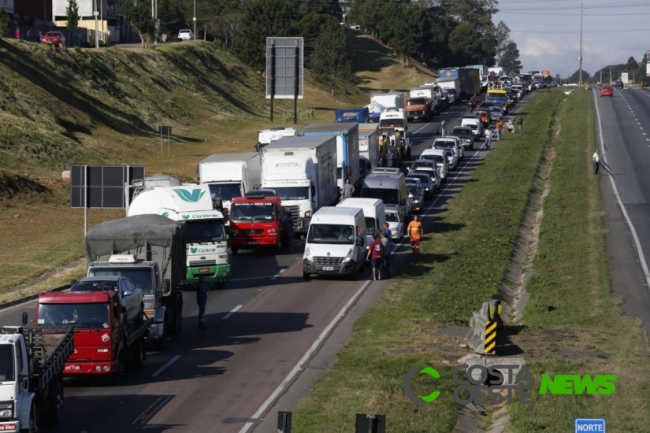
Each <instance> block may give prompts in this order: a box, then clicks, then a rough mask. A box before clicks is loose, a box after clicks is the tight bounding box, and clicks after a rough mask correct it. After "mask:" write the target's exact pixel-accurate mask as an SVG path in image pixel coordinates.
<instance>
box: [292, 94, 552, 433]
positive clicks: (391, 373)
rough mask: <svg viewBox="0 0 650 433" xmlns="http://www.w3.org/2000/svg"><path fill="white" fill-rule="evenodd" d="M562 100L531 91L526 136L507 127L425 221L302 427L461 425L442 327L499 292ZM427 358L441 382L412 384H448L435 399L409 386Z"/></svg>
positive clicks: (415, 384) (318, 389) (308, 405)
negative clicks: (414, 252)
mask: <svg viewBox="0 0 650 433" xmlns="http://www.w3.org/2000/svg"><path fill="white" fill-rule="evenodd" d="M563 97H564V95H563V93H562V92H560V91H554V92H549V93H546V92H544V93H540V94H538V95H536V96H535V97H534V98H532V99H531V100H530V101H529V102H528V103H527V104H526V105H525V107H523V108H522V112H523V113H522V114H523V116H524V117H525V122H524V126H525V128H524V134H521V135H520V134H510V133H506V134H504V140H502V141H500V142H498V143H497V145H496V147H495V148H494V149H493V150H492V151H491V152H490V154H489V155H488V157H487V158H486V159H485V161H484V162H483V163H482V164H481V166H480V167H478V168H477V169H476V171H475V172H474V174H473V176H472V180H471V181H470V182H467V183H466V184H465V185H464V186H463V187H462V192H461V193H460V194H459V196H458V197H456V198H455V199H454V200H452V201H451V202H450V204H449V206H448V207H447V209H446V210H443V211H442V212H441V213H439V214H438V215H437V216H436V219H435V221H434V223H433V225H428V226H427V227H425V231H426V232H428V234H427V235H426V237H425V240H424V241H423V246H422V254H420V255H419V256H413V257H411V258H410V259H409V262H408V263H407V264H406V265H405V267H404V268H403V269H402V271H401V274H400V275H399V276H398V277H397V278H395V279H394V280H393V281H392V282H391V284H390V285H389V287H388V288H387V289H386V290H385V291H384V293H382V296H381V299H380V301H379V302H378V304H377V305H376V306H374V307H373V308H371V309H370V310H368V311H367V312H366V314H364V316H363V317H362V318H361V319H360V320H359V321H358V322H357V324H356V325H355V335H354V336H353V338H352V339H351V340H350V341H349V342H348V343H347V344H346V345H345V347H344V348H342V349H341V351H340V352H339V355H338V361H337V363H336V364H335V365H334V366H333V367H332V368H331V369H330V370H329V371H328V372H327V373H326V375H325V376H324V378H323V379H322V380H320V381H319V382H318V383H316V384H315V386H314V388H313V392H312V393H311V395H310V396H309V397H307V398H306V399H304V400H302V401H301V402H300V404H299V406H298V409H297V412H296V416H295V420H294V428H295V430H296V432H308V431H318V432H342V431H351V430H352V428H353V426H354V420H355V414H356V413H374V414H385V415H386V416H387V425H388V428H387V431H399V432H422V431H426V432H438V431H440V432H448V431H451V430H452V429H453V427H454V425H455V424H456V421H457V417H458V410H459V405H458V404H457V403H455V401H454V399H453V389H454V387H455V386H454V384H453V381H452V379H451V369H452V367H453V365H454V364H455V363H454V362H453V361H452V358H453V357H451V358H450V357H447V358H446V362H444V361H445V356H446V353H447V355H449V353H448V352H445V350H446V349H449V350H451V353H452V354H453V350H452V349H451V348H449V347H446V346H445V344H446V343H447V342H448V339H447V338H446V337H445V336H444V333H442V334H441V333H440V332H439V331H440V328H441V325H443V324H462V325H466V324H467V321H468V319H469V317H470V316H471V313H472V311H473V310H477V309H478V308H479V307H480V306H481V304H482V303H483V302H485V301H488V300H489V299H490V298H491V296H492V295H493V294H496V293H497V292H498V287H499V284H500V282H501V280H502V278H503V275H504V273H505V271H506V268H507V266H508V264H509V262H510V257H511V255H512V252H513V248H514V246H515V243H516V240H517V237H518V234H519V226H520V223H521V221H522V218H523V215H524V210H525V207H526V201H527V198H528V194H529V192H530V190H531V188H532V186H533V181H534V177H535V171H536V169H537V166H538V163H539V161H540V158H541V157H542V153H543V149H544V147H545V146H546V145H549V144H550V140H551V138H552V134H551V131H552V122H553V120H554V116H555V114H556V111H557V110H558V108H559V105H560V101H561V100H562V99H563ZM370 290H372V287H371V288H370ZM457 346H458V345H457V344H456V352H457V351H458V347H457ZM464 353H469V352H468V351H465V352H464ZM456 358H458V356H456ZM419 365H421V366H432V367H434V368H435V369H436V370H437V371H438V372H439V373H440V375H441V379H436V380H435V383H434V382H433V379H426V378H424V377H418V378H416V379H414V380H413V381H412V388H413V391H414V392H415V393H416V394H417V395H422V394H424V393H427V394H428V393H429V392H431V389H432V387H435V388H434V389H438V390H440V391H441V396H440V397H439V398H438V399H437V400H435V402H432V403H430V404H421V405H418V404H415V403H413V402H411V401H410V400H409V399H408V398H407V397H406V396H405V395H404V392H403V390H402V381H403V378H404V375H405V374H406V373H407V372H408V371H409V370H410V369H412V368H413V367H415V366H419ZM427 391H428V392H427Z"/></svg>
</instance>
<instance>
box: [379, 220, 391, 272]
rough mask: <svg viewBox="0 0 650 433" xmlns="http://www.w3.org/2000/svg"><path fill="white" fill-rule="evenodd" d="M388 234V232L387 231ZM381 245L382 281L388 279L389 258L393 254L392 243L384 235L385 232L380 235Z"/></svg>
mask: <svg viewBox="0 0 650 433" xmlns="http://www.w3.org/2000/svg"><path fill="white" fill-rule="evenodd" d="M388 232H389V233H390V230H388ZM381 244H382V245H383V246H384V263H383V266H382V272H383V277H384V279H386V280H388V279H390V264H391V258H392V257H391V256H392V254H393V241H392V240H391V239H390V238H389V237H388V236H387V235H386V232H383V233H382V234H381Z"/></svg>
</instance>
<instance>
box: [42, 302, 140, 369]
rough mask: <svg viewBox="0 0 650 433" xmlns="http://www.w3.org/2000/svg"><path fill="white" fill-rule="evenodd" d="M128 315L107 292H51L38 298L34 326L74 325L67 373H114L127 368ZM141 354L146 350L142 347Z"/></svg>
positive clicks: (66, 365) (66, 364) (45, 327)
mask: <svg viewBox="0 0 650 433" xmlns="http://www.w3.org/2000/svg"><path fill="white" fill-rule="evenodd" d="M124 317H126V315H125V313H124V311H123V309H122V306H121V303H120V300H119V298H118V295H117V293H116V292H114V291H106V292H79V293H76V292H48V293H44V294H42V295H40V296H39V297H38V304H37V305H36V313H35V314H34V326H38V327H42V328H44V329H47V327H49V326H53V327H60V326H73V327H74V353H73V354H72V355H70V357H69V358H68V360H67V361H66V363H65V368H64V371H63V374H64V375H91V374H92V375H97V374H102V375H112V376H114V377H115V378H116V379H118V378H119V376H121V374H122V373H123V371H124V363H125V361H126V360H127V359H126V357H125V353H126V350H125V349H126V348H127V345H128V344H127V324H126V323H124ZM139 350H140V353H139V354H140V355H141V354H143V351H144V350H145V348H144V347H140V348H139Z"/></svg>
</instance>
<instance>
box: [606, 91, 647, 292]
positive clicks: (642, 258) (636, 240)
mask: <svg viewBox="0 0 650 433" xmlns="http://www.w3.org/2000/svg"><path fill="white" fill-rule="evenodd" d="M594 100H595V101H594V103H595V104H596V117H598V136H599V138H600V144H601V147H602V152H603V161H604V162H605V163H607V151H606V150H605V145H604V144H603V124H602V123H601V120H600V110H599V108H598V100H597V99H596V96H595V94H594ZM609 181H610V182H611V184H612V189H613V190H614V195H616V201H618V205H619V206H620V207H621V211H622V212H623V217H625V221H626V222H627V225H628V226H629V227H630V232H632V238H634V243H635V244H636V245H634V247H635V248H636V251H637V253H638V255H639V260H640V261H641V267H642V268H643V273H644V274H645V279H646V284H647V290H650V272H649V271H648V265H647V263H646V260H645V256H644V255H643V250H642V249H641V241H640V240H639V236H638V235H637V234H636V229H635V228H634V224H632V220H630V216H629V215H628V213H627V209H625V205H624V204H623V201H622V200H621V196H620V194H619V193H618V188H616V182H614V176H612V175H611V174H610V176H609Z"/></svg>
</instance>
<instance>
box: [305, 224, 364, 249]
mask: <svg viewBox="0 0 650 433" xmlns="http://www.w3.org/2000/svg"><path fill="white" fill-rule="evenodd" d="M307 242H308V243H310V244H340V245H352V244H354V226H349V225H339V224H312V225H310V226H309V235H308V240H307Z"/></svg>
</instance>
